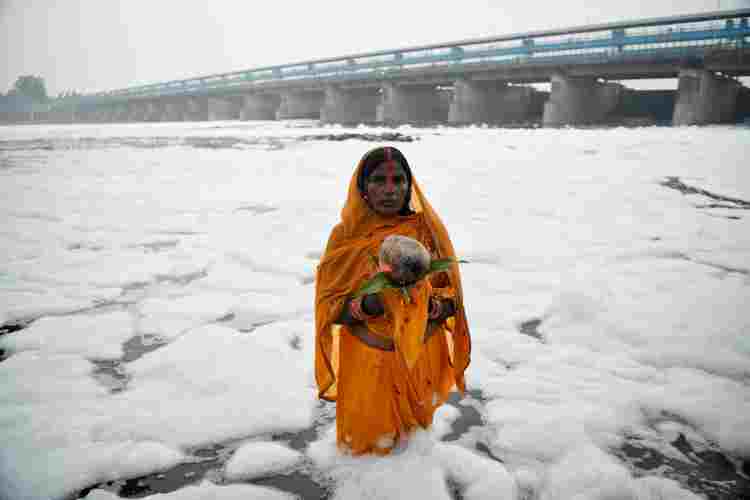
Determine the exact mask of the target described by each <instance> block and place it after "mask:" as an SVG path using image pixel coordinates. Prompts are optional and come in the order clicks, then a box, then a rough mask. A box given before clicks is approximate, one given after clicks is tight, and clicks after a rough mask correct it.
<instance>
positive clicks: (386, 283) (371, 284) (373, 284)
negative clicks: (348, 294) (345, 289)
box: [354, 273, 396, 298]
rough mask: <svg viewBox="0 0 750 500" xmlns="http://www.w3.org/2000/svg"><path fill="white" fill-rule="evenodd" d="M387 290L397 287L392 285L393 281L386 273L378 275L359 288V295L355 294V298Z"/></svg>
mask: <svg viewBox="0 0 750 500" xmlns="http://www.w3.org/2000/svg"><path fill="white" fill-rule="evenodd" d="M387 288H396V285H394V284H393V283H391V280H389V279H388V276H386V275H385V273H378V274H376V275H375V276H373V277H372V278H370V279H369V280H367V281H366V282H365V283H364V284H363V285H362V286H361V287H359V290H357V293H355V294H354V298H357V297H361V296H363V295H370V294H372V293H379V292H381V291H383V290H385V289H387Z"/></svg>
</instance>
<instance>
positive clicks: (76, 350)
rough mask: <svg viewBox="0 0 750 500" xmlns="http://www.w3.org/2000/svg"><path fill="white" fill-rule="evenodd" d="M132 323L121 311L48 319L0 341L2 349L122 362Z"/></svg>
mask: <svg viewBox="0 0 750 500" xmlns="http://www.w3.org/2000/svg"><path fill="white" fill-rule="evenodd" d="M133 322H134V321H133V318H132V316H131V315H130V314H128V313H125V312H122V311H117V312H112V313H103V314H90V315H82V314H78V315H74V316H57V317H45V318H40V319H38V320H37V321H35V322H34V323H32V324H31V325H30V326H29V327H28V328H26V329H24V330H21V331H17V332H14V333H11V334H9V335H5V336H3V337H0V348H2V349H6V350H8V351H10V352H18V351H24V350H31V349H34V350H41V351H45V352H58V353H71V354H80V355H81V356H83V357H86V358H90V359H108V358H109V359H112V358H120V357H121V356H122V354H123V350H122V343H123V342H125V341H126V340H128V339H129V338H130V337H132V336H133V332H134V329H133V326H134V325H133Z"/></svg>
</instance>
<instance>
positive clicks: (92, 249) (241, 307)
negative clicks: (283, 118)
mask: <svg viewBox="0 0 750 500" xmlns="http://www.w3.org/2000/svg"><path fill="white" fill-rule="evenodd" d="M398 131H399V132H400V133H403V134H408V135H411V136H414V137H416V138H417V139H418V140H416V141H414V142H409V143H389V142H388V141H383V143H385V144H391V145H394V146H396V147H398V148H399V149H401V150H402V151H403V152H404V154H405V155H406V157H407V158H408V159H409V162H410V165H411V166H412V168H413V170H414V174H415V176H416V178H417V179H418V180H419V181H420V184H421V185H422V188H423V189H424V190H425V192H426V193H427V195H428V198H429V200H430V201H431V203H432V204H433V206H434V207H435V208H436V209H437V211H438V212H439V213H440V215H441V217H442V219H443V220H444V222H445V223H446V225H447V227H448V229H449V231H450V234H451V237H452V239H453V242H454V245H455V247H456V249H457V252H458V254H459V256H460V257H462V258H465V259H467V260H469V261H470V263H469V264H463V265H462V276H463V284H464V291H465V298H466V307H467V312H468V316H469V320H470V325H471V327H472V335H473V347H474V352H473V354H472V364H471V366H470V368H469V370H468V372H467V382H468V385H469V388H470V389H475V390H480V391H481V392H482V396H483V400H482V402H481V404H482V417H483V426H482V428H481V435H482V436H483V439H485V440H486V444H487V445H488V446H489V448H490V449H491V451H492V453H493V455H495V456H497V457H500V458H502V459H503V460H504V462H505V464H504V465H502V464H498V463H496V462H493V461H490V460H489V459H487V458H484V457H480V456H479V455H477V454H475V453H474V452H473V451H468V450H465V449H459V448H457V446H456V445H444V444H440V443H438V444H437V445H428V444H425V443H427V441H418V442H419V443H421V444H418V445H415V446H414V447H410V448H408V449H407V450H406V451H404V452H403V453H401V454H398V455H395V456H393V457H386V458H382V459H375V458H372V457H370V458H364V459H343V458H341V457H338V456H337V455H336V453H335V445H334V444H333V442H334V441H335V439H334V438H333V437H332V435H331V434H328V435H327V437H325V438H324V439H322V440H321V441H318V442H315V443H313V444H312V445H311V446H310V448H309V449H308V451H307V454H308V456H309V457H310V458H311V459H312V460H313V462H314V463H315V464H316V467H317V468H318V469H319V470H318V472H325V471H328V472H329V473H330V474H331V475H332V477H334V479H335V481H336V486H335V491H336V493H335V495H337V496H338V497H339V498H358V497H359V498H361V497H368V495H369V496H370V497H372V498H388V497H389V496H390V497H394V498H396V497H397V496H394V495H397V494H399V493H404V492H405V493H409V494H413V495H414V496H417V497H421V496H424V493H425V492H427V493H429V494H431V495H433V496H434V497H436V498H447V497H448V495H449V493H448V491H447V489H446V486H445V481H446V478H448V479H450V481H451V482H453V483H455V484H457V485H458V487H459V488H460V489H461V491H462V494H463V495H465V498H485V497H486V495H487V494H489V493H491V492H498V494H500V492H502V495H506V496H507V495H511V496H512V493H511V492H512V491H515V495H516V496H519V497H521V498H531V497H529V495H532V494H534V495H539V498H544V499H547V498H558V497H559V495H562V497H563V498H573V497H576V495H578V497H576V498H581V499H583V498H587V499H588V498H592V499H593V498H597V499H599V498H601V499H604V498H610V497H612V495H614V497H617V498H620V497H623V498H639V499H640V498H643V499H650V498H653V499H657V498H667V499H672V498H675V499H676V498H689V497H690V494H689V493H688V492H687V491H685V490H684V489H682V488H681V487H680V486H678V485H676V484H675V483H673V482H671V481H669V480H667V479H664V478H662V477H656V476H657V475H659V474H662V472H661V471H659V470H654V471H650V472H649V474H652V476H653V477H652V476H648V477H643V478H639V479H634V478H633V477H632V476H631V475H630V473H629V472H628V471H627V470H626V469H625V468H624V467H623V466H622V465H621V464H620V463H619V462H618V461H617V460H615V459H614V458H613V456H612V454H611V453H610V451H609V450H610V449H613V448H615V449H616V448H617V447H619V446H621V445H622V444H623V443H624V442H625V441H626V440H628V439H630V438H632V437H636V438H639V439H641V440H643V441H644V442H647V443H649V444H650V445H651V446H653V447H655V448H656V449H658V450H659V451H661V452H663V453H665V454H668V456H672V457H675V458H678V459H679V457H680V456H681V452H680V451H679V450H677V449H676V448H674V447H673V446H671V445H670V442H671V441H673V440H674V438H675V436H678V435H679V434H680V433H681V434H682V435H684V436H686V437H687V439H688V440H689V442H690V443H691V444H692V445H693V446H698V447H710V446H714V445H718V446H720V447H721V448H722V450H723V451H724V452H725V453H728V454H731V455H732V456H733V457H734V458H738V457H743V456H744V457H747V456H748V455H749V454H750V442H749V441H748V436H749V435H750V433H748V432H747V429H749V428H750V422H749V421H748V420H747V417H746V415H750V407H749V406H748V405H749V404H750V389H748V380H750V378H749V377H750V369H748V367H749V366H750V336H749V335H750V334H748V331H750V330H749V329H750V313H749V312H748V310H747V307H746V304H747V303H750V287H748V284H750V282H749V281H748V275H749V273H750V257H749V256H750V217H748V215H747V211H746V210H739V209H729V208H726V207H723V208H722V207H718V208H711V207H708V206H707V205H710V204H712V203H721V204H727V203H728V202H718V201H717V200H714V199H712V198H710V197H707V196H703V195H700V194H683V193H681V192H680V191H678V190H675V189H672V188H670V187H667V186H664V185H662V183H663V182H664V181H665V179H667V178H668V177H678V178H679V179H680V180H681V181H682V182H684V183H685V184H686V185H688V186H692V187H695V188H699V189H706V190H709V191H711V192H713V193H716V194H718V195H724V196H728V197H737V198H742V199H744V200H750V170H748V169H747V168H746V167H745V163H746V160H747V158H748V157H750V141H748V140H747V131H746V129H744V128H741V127H701V128H699V127H684V128H661V127H659V128H656V127H654V128H633V129H625V128H620V129H607V130H593V129H591V130H575V129H561V130H535V129H525V130H524V129H518V130H515V129H514V130H510V129H492V128H487V127H467V128H449V127H440V128H438V129H435V128H414V127H400V128H399V129H398ZM348 132H357V133H368V134H379V133H386V132H387V133H392V132H393V130H392V129H390V128H385V127H369V126H364V125H362V126H358V127H356V128H353V129H349V128H345V127H341V128H338V127H337V128H332V127H321V126H319V125H318V124H317V123H316V122H288V123H287V122H262V123H236V122H221V123H173V124H121V125H106V126H100V125H97V126H88V125H75V126H53V125H45V126H28V127H2V128H0V142H1V141H10V140H16V141H19V140H27V141H37V142H36V143H32V142H30V143H28V144H29V145H30V146H28V145H27V148H30V149H14V150H12V151H4V152H3V154H6V155H9V159H10V161H9V168H6V169H3V170H2V171H0V194H2V197H0V323H2V324H5V323H12V322H16V321H27V320H32V319H36V322H34V323H32V324H31V326H30V327H28V328H26V329H24V330H20V331H18V332H15V333H13V334H8V335H4V336H3V337H2V340H0V342H1V343H2V345H3V346H5V347H3V348H4V349H6V350H8V351H10V353H11V355H10V357H9V358H8V359H7V360H5V361H3V362H2V363H0V385H1V387H0V389H1V390H0V405H2V407H1V408H0V410H1V411H0V415H2V416H0V422H2V425H3V427H2V428H3V429H4V430H3V434H4V436H3V437H5V438H6V440H5V441H4V444H5V443H7V445H5V446H3V447H2V448H0V459H1V461H0V485H2V486H0V496H3V495H5V496H8V495H10V496H17V497H21V498H23V497H24V496H26V497H29V498H46V497H50V496H52V497H55V496H63V495H65V494H70V493H74V491H73V490H74V489H76V488H79V489H80V488H83V487H85V486H89V485H91V484H94V483H95V482H96V481H98V480H101V478H103V477H111V476H117V477H123V478H124V477H128V476H129V475H134V474H136V473H137V474H146V473H148V472H153V471H155V470H159V468H160V467H167V466H168V465H169V464H170V463H174V461H175V460H178V456H180V454H183V453H185V452H186V451H188V450H189V449H190V448H191V447H195V446H201V445H205V444H213V443H221V442H223V441H226V440H239V439H246V438H251V437H253V436H257V435H265V434H267V433H269V432H276V431H292V432H294V431H297V430H301V429H305V428H308V427H310V426H311V425H313V418H314V417H313V414H314V412H313V409H314V406H315V395H316V389H315V384H314V377H313V364H312V359H313V349H314V332H313V300H314V299H313V296H314V285H313V283H312V281H313V279H314V273H315V267H316V265H317V264H318V260H319V258H320V255H321V253H322V251H323V249H324V246H325V243H326V241H327V237H328V234H329V232H330V230H331V229H332V227H333V225H334V224H335V223H336V222H337V221H338V220H339V215H340V210H341V207H342V206H343V202H344V199H345V197H346V192H347V187H348V182H349V179H350V177H351V174H352V172H353V170H354V168H355V166H356V163H357V161H358V160H359V158H360V157H361V156H362V154H363V153H364V152H365V151H367V150H368V149H370V148H371V147H374V146H375V145H377V144H374V143H372V142H365V141H361V140H347V141H336V142H333V141H325V140H316V141H299V139H300V138H301V137H302V136H309V135H321V134H332V133H348ZM228 138H230V139H231V140H232V141H235V140H239V142H237V141H235V142H233V143H232V144H233V145H231V147H229V146H227V145H226V144H229V143H230V142H231V141H228ZM39 141H46V142H44V145H45V148H46V146H50V148H51V149H50V148H46V149H33V146H34V144H37V145H39V144H42V143H41V142H39ZM222 141H223V142H222ZM225 143H226V144H225ZM221 144H225V146H223V147H215V146H216V145H221ZM207 145H208V146H207ZM142 146H148V147H142ZM729 217H731V218H729ZM736 217H739V219H736ZM103 304H109V305H108V307H110V308H114V309H115V310H116V312H112V311H111V310H107V311H108V312H103V311H102V312H96V311H93V310H91V308H96V307H99V306H101V305H103ZM118 308H119V309H118ZM84 310H85V311H84ZM123 311H124V312H123ZM53 315H66V316H60V317H51V316H53ZM123 315H125V316H123ZM126 316H130V317H131V318H134V319H135V323H134V325H133V330H132V331H130V330H129V329H128V327H127V326H125V323H126V321H125V317H126ZM118 318H120V319H118ZM120 320H122V321H121V322H120ZM87 322H90V323H87ZM217 322H218V323H219V324H220V325H222V326H218V325H216V324H214V323H217ZM118 325H119V326H118ZM56 330H57V331H59V334H56V333H55V331H56ZM522 330H523V333H521V331H522ZM131 333H133V334H143V333H153V334H157V335H159V336H160V337H162V339H164V340H166V341H169V344H168V345H166V346H163V347H161V348H159V349H157V350H155V351H153V352H149V353H147V354H145V355H143V356H142V357H141V358H140V359H138V360H136V361H134V362H131V363H123V364H122V366H121V369H122V370H123V376H124V377H125V380H126V382H125V390H123V391H121V392H119V393H110V392H109V391H108V390H107V388H105V387H102V386H101V385H100V384H98V383H97V382H95V380H94V378H93V377H92V370H93V366H92V365H91V363H90V362H89V361H87V359H85V358H91V359H96V358H107V359H116V358H118V357H120V355H121V353H122V349H123V346H122V342H123V341H124V340H127V336H128V335H130V334H131ZM455 417H456V412H455V411H454V410H452V409H449V408H448V407H445V408H443V409H441V410H440V411H439V412H438V414H437V416H436V421H435V425H434V428H433V430H432V432H433V439H437V438H438V437H440V436H444V435H445V434H446V433H447V432H449V430H450V423H451V422H452V421H453V419H454V418H455ZM326 440H327V441H326ZM149 443H150V444H149ZM154 443H156V444H154ZM155 446H161V447H163V448H159V449H156V448H155ZM144 447H146V448H144ZM81 450H91V451H90V452H89V453H83V455H85V457H86V459H85V460H81V459H80V458H79V457H80V456H82V451H81ZM127 450H142V452H143V453H144V456H147V457H151V458H147V459H144V460H142V461H139V463H140V465H142V467H141V468H138V469H137V470H136V468H133V469H130V468H129V466H127V467H124V468H118V466H117V464H116V463H115V462H113V460H115V459H117V460H120V459H121V458H122V457H123V456H130V455H128V454H129V453H130V452H129V451H127ZM148 450H151V451H148ZM154 450H156V451H154ZM420 450H421V451H420ZM441 450H442V451H441ZM445 450H448V451H445ZM133 453H134V455H133V456H139V453H141V452H140V451H137V452H133ZM467 453H469V454H470V455H466V454H467ZM454 455H455V457H462V458H461V460H460V463H456V461H455V460H453V461H451V458H450V457H451V456H454ZM268 456H269V457H270V456H271V452H270V451H269V455H268ZM45 457H51V458H45ZM683 458H684V457H683ZM580 460H596V461H597V463H600V464H601V465H600V466H597V467H591V468H590V469H589V470H585V469H581V465H580V464H578V461H580ZM125 463H126V464H127V463H130V462H128V461H127V460H125ZM39 464H43V465H44V466H45V467H47V468H48V469H49V473H48V474H41V473H40V472H39V470H40V469H39V468H38V465H39ZM66 464H67V465H66ZM140 465H139V467H140ZM462 467H464V468H465V469H466V470H464V469H462ZM498 467H499V468H498ZM406 469H411V470H414V471H417V472H419V474H421V476H419V477H420V478H421V479H418V480H417V479H414V477H416V476H414V477H413V476H412V475H409V474H406V473H405V472H403V470H406ZM501 469H502V470H501ZM484 470H493V471H494V472H493V474H492V477H494V478H496V479H497V481H498V482H497V484H494V483H491V482H488V481H487V479H485V478H484V475H483V474H482V473H481V471H484ZM71 471H72V473H73V475H74V476H75V477H76V478H77V479H71V477H72V476H71ZM477 471H478V472H477ZM485 475H486V474H485ZM10 478H12V480H11V479H10ZM386 478H387V479H388V480H386ZM3 480H4V482H3ZM5 485H10V486H5ZM234 486H237V487H238V488H239V487H241V486H245V485H230V486H213V485H211V484H209V483H203V484H201V485H200V486H191V487H186V488H183V489H181V490H178V491H176V492H174V493H170V494H168V495H164V496H169V497H170V498H171V497H175V498H201V496H200V495H206V496H208V497H211V496H212V495H213V496H216V497H219V495H229V496H230V497H231V495H235V494H236V495H238V496H241V495H244V494H247V495H250V496H251V495H252V494H253V493H240V492H239V491H240V490H238V489H235V488H234ZM247 488H251V490H245V491H253V492H258V491H260V490H255V489H252V488H253V487H251V486H247ZM235 491H237V492H238V493H235ZM92 494H93V493H92ZM96 494H98V495H107V493H105V492H97V493H96ZM259 494H270V495H282V496H284V495H286V494H284V493H277V492H273V491H272V492H270V493H268V490H262V491H260V493H259ZM566 495H567V496H566ZM608 495H609V497H608ZM89 496H91V495H89Z"/></svg>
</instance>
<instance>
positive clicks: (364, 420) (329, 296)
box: [315, 147, 471, 455]
mask: <svg viewBox="0 0 750 500" xmlns="http://www.w3.org/2000/svg"><path fill="white" fill-rule="evenodd" d="M395 234H397V235H403V236H408V237H411V238H414V239H416V240H417V241H420V242H421V243H422V244H423V245H424V246H425V247H426V248H427V249H428V251H429V252H430V254H431V255H432V257H433V258H446V257H454V256H455V253H454V251H453V245H452V244H451V241H450V238H449V236H448V232H447V231H446V229H445V226H443V223H442V222H441V221H440V218H439V217H438V216H437V214H436V213H435V211H434V210H433V209H432V207H431V206H430V204H429V203H428V202H427V199H426V198H425V196H424V194H423V193H422V191H421V190H420V188H419V185H418V184H417V182H416V180H414V178H413V175H412V172H411V169H410V167H409V164H408V163H407V161H406V158H404V155H403V154H402V153H401V152H400V151H399V150H398V149H396V148H392V147H380V148H376V149H374V150H372V151H370V152H368V153H367V154H366V155H365V156H364V157H363V158H362V160H360V162H359V164H358V166H357V169H356V171H355V172H354V175H353V177H352V180H351V182H350V184H349V193H348V197H347V200H346V205H345V206H344V209H343V210H342V212H341V222H340V223H339V224H338V225H337V226H336V227H334V229H333V231H332V232H331V235H330V237H329V240H328V245H327V247H326V250H325V253H324V255H323V257H322V259H321V262H320V265H319V267H318V272H317V277H316V297H315V301H316V303H315V323H316V353H315V375H316V380H317V383H318V389H319V396H320V397H321V398H323V399H326V400H329V401H336V435H337V443H338V445H339V447H340V448H341V449H342V450H345V451H349V452H351V453H352V454H355V455H359V454H363V453H376V454H381V455H382V454H387V453H389V452H390V451H391V450H392V449H393V448H394V447H396V446H398V445H399V444H400V443H403V442H404V441H405V440H406V438H407V437H408V435H409V434H410V433H411V432H413V431H415V430H417V429H419V428H423V429H426V428H428V427H429V426H430V425H431V423H432V416H433V414H434V412H435V410H436V409H437V408H438V407H439V406H440V405H441V404H443V403H444V402H445V401H446V399H447V398H448V393H449V392H450V390H451V389H452V388H453V387H454V386H455V387H457V388H458V389H459V390H460V391H462V392H463V391H464V388H465V387H464V371H465V370H466V367H467V366H468V364H469V354H470V350H471V342H470V337H469V329H468V325H467V322H466V314H465V312H464V307H463V296H462V291H461V279H460V275H459V270H458V265H453V266H452V267H451V269H450V270H449V271H446V272H442V273H438V274H432V275H430V276H429V278H427V279H426V280H425V282H423V283H421V284H419V285H417V286H415V287H414V288H413V290H412V294H411V295H412V297H413V300H409V301H408V304H407V301H405V300H403V298H402V297H401V296H400V294H397V293H395V292H396V291H395V290H386V291H384V292H381V293H379V294H372V295H365V296H364V297H359V298H353V296H354V294H355V292H356V291H357V290H358V289H359V287H360V286H361V285H362V283H364V282H365V281H366V280H367V279H368V278H369V277H371V276H372V275H373V274H374V273H376V272H377V263H376V259H375V258H374V256H376V255H378V249H379V247H380V244H381V242H382V241H383V240H384V239H385V238H386V237H388V236H390V235H395ZM427 281H429V282H427ZM415 311H416V315H417V317H416V318H415V317H414V313H415ZM409 314H411V316H409ZM410 317H411V318H414V319H415V322H414V323H411V324H410V323H409V321H410ZM420 320H421V321H420ZM414 324H419V325H422V326H423V325H425V324H426V325H427V327H426V328H422V329H421V331H420V332H418V333H419V342H418V343H417V347H416V349H407V348H406V346H402V345H399V342H400V341H399V338H400V337H399V336H398V335H396V333H397V332H396V331H394V330H395V329H397V328H399V329H400V330H399V331H401V332H403V329H404V328H407V329H408V328H409V327H411V328H413V327H414ZM405 353H408V354H405Z"/></svg>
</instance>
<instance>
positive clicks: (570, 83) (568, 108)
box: [542, 73, 624, 127]
mask: <svg viewBox="0 0 750 500" xmlns="http://www.w3.org/2000/svg"><path fill="white" fill-rule="evenodd" d="M623 88H624V87H623V86H622V85H620V84H618V83H602V82H599V81H597V80H596V79H595V78H588V77H586V78H582V77H569V76H566V75H562V74H559V73H558V74H555V75H552V88H551V91H550V96H549V100H548V101H547V102H546V103H545V105H544V116H543V118H542V124H543V125H544V126H545V127H559V126H562V125H585V124H592V123H600V122H602V121H604V120H605V119H606V118H607V116H608V115H609V114H610V113H611V112H612V111H614V110H615V109H616V108H617V105H618V104H619V102H620V97H621V94H622V90H623Z"/></svg>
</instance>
